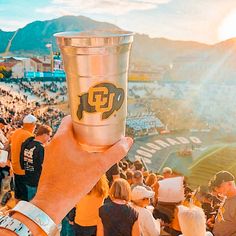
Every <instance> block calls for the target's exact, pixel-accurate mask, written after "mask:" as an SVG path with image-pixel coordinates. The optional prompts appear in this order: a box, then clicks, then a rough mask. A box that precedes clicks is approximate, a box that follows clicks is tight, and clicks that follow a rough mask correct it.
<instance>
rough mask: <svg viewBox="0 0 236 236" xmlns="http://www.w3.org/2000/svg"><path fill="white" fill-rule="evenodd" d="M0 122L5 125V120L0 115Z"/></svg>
mask: <svg viewBox="0 0 236 236" xmlns="http://www.w3.org/2000/svg"><path fill="white" fill-rule="evenodd" d="M0 123H1V124H3V125H7V122H6V121H5V119H4V118H1V117H0Z"/></svg>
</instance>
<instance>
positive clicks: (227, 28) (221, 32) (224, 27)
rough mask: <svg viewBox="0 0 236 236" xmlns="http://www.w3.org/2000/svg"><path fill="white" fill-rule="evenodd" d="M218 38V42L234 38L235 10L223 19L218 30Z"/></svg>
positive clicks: (235, 35) (235, 27)
mask: <svg viewBox="0 0 236 236" xmlns="http://www.w3.org/2000/svg"><path fill="white" fill-rule="evenodd" d="M218 37H219V39H220V40H226V39H229V38H233V37H236V10H233V11H231V12H230V13H229V14H228V15H227V16H226V17H225V18H224V19H223V21H222V23H221V24H220V26H219V29H218Z"/></svg>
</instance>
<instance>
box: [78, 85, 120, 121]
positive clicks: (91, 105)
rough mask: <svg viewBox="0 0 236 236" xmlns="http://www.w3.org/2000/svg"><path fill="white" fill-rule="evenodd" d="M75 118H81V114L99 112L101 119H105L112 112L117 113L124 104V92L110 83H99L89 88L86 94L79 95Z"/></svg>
mask: <svg viewBox="0 0 236 236" xmlns="http://www.w3.org/2000/svg"><path fill="white" fill-rule="evenodd" d="M79 99H80V102H79V106H78V110H77V117H78V118H79V120H81V119H82V118H83V112H84V111H86V112H88V113H95V112H100V113H102V119H107V118H108V117H109V116H110V115H111V114H112V113H113V112H114V111H118V110H119V109H120V108H121V106H122V104H123V102H124V90H123V89H122V88H117V87H116V86H115V85H114V84H111V83H100V84H97V85H95V86H94V87H91V88H89V90H88V93H85V94H82V95H79Z"/></svg>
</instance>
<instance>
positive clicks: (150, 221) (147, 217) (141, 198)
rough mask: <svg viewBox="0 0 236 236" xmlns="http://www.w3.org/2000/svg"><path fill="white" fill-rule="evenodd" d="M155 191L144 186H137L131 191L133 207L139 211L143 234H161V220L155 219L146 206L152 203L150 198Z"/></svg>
mask: <svg viewBox="0 0 236 236" xmlns="http://www.w3.org/2000/svg"><path fill="white" fill-rule="evenodd" d="M154 195H155V192H153V191H150V190H147V189H146V188H145V187H143V186H136V187H134V188H133V190H132V192H131V200H132V205H131V206H132V207H133V208H134V209H135V210H136V211H137V212H138V213H139V216H138V221H139V224H140V229H141V232H142V236H159V235H160V221H159V220H158V219H157V220H155V219H154V217H153V215H152V213H151V211H150V210H148V209H147V208H146V207H147V206H149V205H150V199H152V198H153V197H154Z"/></svg>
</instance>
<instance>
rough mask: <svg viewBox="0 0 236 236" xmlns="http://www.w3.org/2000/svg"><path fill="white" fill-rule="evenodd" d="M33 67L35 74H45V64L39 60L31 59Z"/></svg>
mask: <svg viewBox="0 0 236 236" xmlns="http://www.w3.org/2000/svg"><path fill="white" fill-rule="evenodd" d="M30 63H31V65H32V68H34V70H33V71H34V72H43V71H44V70H43V69H44V67H43V62H42V61H40V60H39V59H38V58H35V57H33V58H31V62H30Z"/></svg>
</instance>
